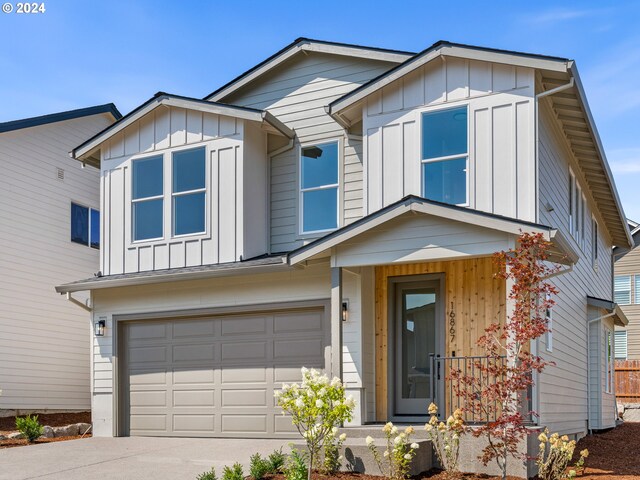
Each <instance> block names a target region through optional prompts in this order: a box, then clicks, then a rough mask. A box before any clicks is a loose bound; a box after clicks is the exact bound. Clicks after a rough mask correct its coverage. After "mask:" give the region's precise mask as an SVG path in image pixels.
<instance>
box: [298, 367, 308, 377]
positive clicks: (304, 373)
mask: <svg viewBox="0 0 640 480" xmlns="http://www.w3.org/2000/svg"><path fill="white" fill-rule="evenodd" d="M300 371H301V372H302V376H303V377H304V376H305V375H306V374H307V373H309V369H308V368H307V367H302V368H301V369H300Z"/></svg>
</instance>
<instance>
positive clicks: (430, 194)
mask: <svg viewBox="0 0 640 480" xmlns="http://www.w3.org/2000/svg"><path fill="white" fill-rule="evenodd" d="M467 117H468V114H467V106H466V105H465V106H462V107H455V108H445V109H439V110H435V111H430V112H424V113H423V114H422V152H421V160H422V196H423V197H424V198H427V199H429V200H435V201H438V202H442V203H449V204H453V205H468V203H469V199H468V198H469V173H468V172H469V145H468V144H469V139H468V130H469V128H468V118H467Z"/></svg>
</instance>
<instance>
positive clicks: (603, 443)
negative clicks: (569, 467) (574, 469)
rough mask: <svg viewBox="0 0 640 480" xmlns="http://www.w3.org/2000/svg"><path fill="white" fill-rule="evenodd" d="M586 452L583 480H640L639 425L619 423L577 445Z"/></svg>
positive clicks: (578, 448) (584, 439)
mask: <svg viewBox="0 0 640 480" xmlns="http://www.w3.org/2000/svg"><path fill="white" fill-rule="evenodd" d="M583 448H587V449H589V458H587V460H586V462H585V466H586V469H585V472H584V474H583V475H582V476H581V477H578V478H580V479H583V480H631V479H633V480H640V423H623V424H622V425H620V426H619V427H617V428H614V429H612V430H609V431H607V432H603V433H597V434H594V435H589V436H587V437H585V438H583V439H582V440H580V441H579V442H578V447H577V448H576V451H580V450H582V449H583Z"/></svg>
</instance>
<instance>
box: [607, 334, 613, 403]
mask: <svg viewBox="0 0 640 480" xmlns="http://www.w3.org/2000/svg"><path fill="white" fill-rule="evenodd" d="M605 341H606V344H605V348H606V352H605V354H606V356H607V383H606V384H605V392H606V393H611V392H613V368H614V363H613V332H612V331H611V329H610V328H607V329H606V337H605Z"/></svg>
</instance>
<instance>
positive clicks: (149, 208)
mask: <svg viewBox="0 0 640 480" xmlns="http://www.w3.org/2000/svg"><path fill="white" fill-rule="evenodd" d="M132 170H133V174H132V192H131V218H132V226H133V228H132V238H133V240H134V241H139V240H152V239H157V238H162V237H163V236H164V162H163V157H162V155H156V156H153V157H147V158H140V159H137V160H134V161H133V162H132Z"/></svg>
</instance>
